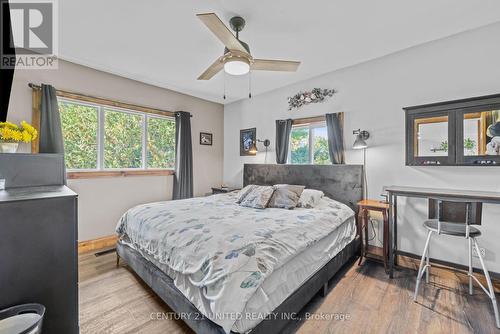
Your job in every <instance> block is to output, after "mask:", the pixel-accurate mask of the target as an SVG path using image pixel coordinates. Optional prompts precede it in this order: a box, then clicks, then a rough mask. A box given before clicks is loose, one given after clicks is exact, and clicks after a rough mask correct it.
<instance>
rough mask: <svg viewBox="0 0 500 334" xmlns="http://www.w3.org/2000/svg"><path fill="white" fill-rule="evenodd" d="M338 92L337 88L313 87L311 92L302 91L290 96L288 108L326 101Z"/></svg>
mask: <svg viewBox="0 0 500 334" xmlns="http://www.w3.org/2000/svg"><path fill="white" fill-rule="evenodd" d="M335 93H337V91H336V90H335V89H321V88H313V90H311V91H309V92H300V93H297V94H295V95H294V96H292V97H289V98H288V110H293V109H298V108H300V107H302V106H304V105H306V104H309V103H318V102H324V101H325V99H326V98H327V97H332V96H333V94H335Z"/></svg>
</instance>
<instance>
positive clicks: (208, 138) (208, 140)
mask: <svg viewBox="0 0 500 334" xmlns="http://www.w3.org/2000/svg"><path fill="white" fill-rule="evenodd" d="M212 136H213V135H212V134H211V133H208V132H200V145H212Z"/></svg>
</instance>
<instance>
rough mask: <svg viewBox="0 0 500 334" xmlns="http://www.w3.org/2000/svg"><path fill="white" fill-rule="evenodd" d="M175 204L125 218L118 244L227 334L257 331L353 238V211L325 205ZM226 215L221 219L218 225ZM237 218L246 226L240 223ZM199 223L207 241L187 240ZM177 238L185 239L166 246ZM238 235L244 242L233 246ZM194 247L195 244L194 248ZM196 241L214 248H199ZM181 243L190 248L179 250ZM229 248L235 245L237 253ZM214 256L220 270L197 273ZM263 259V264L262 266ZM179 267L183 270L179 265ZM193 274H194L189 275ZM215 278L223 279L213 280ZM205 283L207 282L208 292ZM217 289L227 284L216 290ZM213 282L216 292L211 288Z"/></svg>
mask: <svg viewBox="0 0 500 334" xmlns="http://www.w3.org/2000/svg"><path fill="white" fill-rule="evenodd" d="M176 202H177V203H175V202H170V203H166V202H165V203H152V204H149V205H147V206H139V207H138V208H136V209H131V210H129V211H130V212H128V213H127V214H126V215H124V217H122V221H121V223H120V224H119V225H118V227H117V231H118V232H119V233H120V234H121V235H122V237H121V240H122V242H123V243H125V244H127V245H128V246H130V247H131V248H133V249H135V250H137V251H138V252H139V253H140V254H141V255H142V256H143V257H144V258H145V259H147V260H148V261H150V262H152V263H153V264H154V265H155V266H156V267H158V268H159V269H160V270H162V271H163V272H164V273H166V274H167V275H168V276H169V277H171V278H172V279H173V281H174V284H175V286H176V287H177V288H178V289H179V290H180V291H181V292H182V293H183V294H184V296H185V297H186V298H187V299H188V300H189V301H190V302H191V303H193V304H194V305H195V307H196V308H197V309H198V310H199V311H200V312H201V313H202V314H203V315H205V316H207V317H208V318H209V319H210V320H212V321H214V322H215V323H217V324H219V325H221V326H222V327H223V328H224V330H225V331H229V330H233V331H235V332H240V333H244V332H247V331H248V330H250V329H251V328H253V327H255V326H256V325H257V324H258V323H259V322H260V321H262V320H263V318H264V317H265V316H266V315H267V314H268V313H269V312H270V311H272V310H274V309H275V308H276V307H277V306H279V305H280V304H281V303H282V302H283V301H284V300H285V299H286V298H287V297H288V296H290V295H291V294H292V293H293V292H294V291H295V290H296V289H297V288H298V287H300V286H301V285H302V283H304V282H305V281H306V280H307V279H308V278H309V277H311V276H312V275H314V273H315V272H316V271H317V270H318V269H320V268H321V267H322V266H323V265H325V264H326V263H327V262H328V261H329V260H330V259H332V258H333V257H335V255H336V254H338V253H339V252H340V251H341V250H342V249H343V248H344V247H345V246H346V245H347V244H349V243H350V242H351V241H352V240H353V239H354V238H355V234H356V226H355V219H354V213H353V212H352V210H350V209H349V208H348V207H347V206H345V205H343V204H341V203H338V202H335V201H333V200H331V199H328V198H325V199H322V201H321V203H320V205H318V207H317V208H315V209H299V208H297V209H295V210H284V209H265V210H253V209H248V208H241V207H239V206H238V205H234V198H232V197H231V196H227V195H216V196H210V197H209V198H204V199H197V200H194V199H192V200H184V201H176ZM195 205H197V206H200V208H199V210H193V206H195ZM211 210H212V212H211ZM172 211H175V212H172ZM239 211H241V212H239ZM214 212H217V214H218V217H217V218H218V221H217V222H212V221H210V218H211V216H212V215H213V214H214ZM236 213H239V214H238V215H236ZM224 214H225V216H226V217H225V218H223V219H221V217H223V216H224ZM235 215H236V216H237V217H238V219H235V217H234V216H235ZM197 216H198V219H197V220H196V221H193V217H197ZM242 216H243V217H245V218H247V219H246V220H245V221H244V222H243V223H242V222H241V221H240V220H241V217H242ZM165 217H166V218H165ZM249 218H253V219H249ZM200 222H202V223H203V224H204V227H202V228H199V229H198V230H199V231H200V232H202V231H203V230H202V229H203V228H206V230H207V231H208V230H210V231H209V232H206V233H199V234H201V235H204V236H205V237H203V238H206V236H207V235H208V234H209V237H208V238H206V239H200V237H199V236H197V234H196V233H197V232H195V231H192V232H190V233H184V231H187V228H191V229H193V226H198V225H201V224H197V223H200ZM179 229H180V232H179ZM215 229H218V230H217V231H216V230H215ZM181 232H182V233H184V234H182V236H183V238H185V239H180V240H179V239H175V238H174V239H169V236H176V235H177V234H179V233H181ZM236 232H238V233H237V234H240V235H241V236H242V238H233V236H234V235H233V234H234V233H236ZM186 234H189V235H188V236H186ZM195 237H196V238H195ZM210 238H212V239H210ZM209 239H210V240H209ZM214 239H216V240H214ZM192 240H197V241H198V242H197V243H196V244H194V245H193V242H192ZM200 240H209V242H211V243H210V244H208V243H207V244H206V247H207V248H204V247H202V246H201V245H200V244H201V243H200V242H199V241H200ZM184 241H188V242H187V243H186V244H183V242H184ZM234 241H237V242H239V243H240V244H238V245H237V246H235V243H234ZM183 245H189V246H191V247H194V249H195V250H196V249H198V250H200V249H199V248H200V247H201V252H200V253H196V252H195V251H194V250H190V249H186V247H184V246H183ZM217 245H218V246H217ZM167 246H168V247H167ZM249 246H252V248H249ZM169 247H170V248H171V249H170V248H169ZM234 247H237V248H234ZM165 248H168V249H165ZM249 249H250V252H249V251H248V250H249ZM159 250H162V251H159ZM221 250H222V252H221ZM211 251H212V252H214V251H216V252H215V253H213V254H221V255H219V256H217V255H216V256H215V258H219V259H220V261H222V265H220V264H219V265H218V264H217V262H214V261H213V260H211V261H212V262H210V264H212V263H213V264H214V265H213V267H211V268H207V267H206V266H204V265H202V266H201V267H199V268H198V267H195V266H194V264H196V262H193V261H195V260H196V261H198V262H199V263H203V264H205V263H207V261H206V260H203V259H200V257H203V256H204V254H207V255H206V256H207V257H208V258H210V259H213V256H212V255H211V254H209V253H210V252H211ZM197 254H199V255H197ZM164 255H165V256H164ZM195 255H196V256H195ZM238 255H239V256H238ZM264 257H266V262H265V263H264V262H260V261H262V258H264ZM180 260H182V262H180V263H181V264H182V266H179V265H177V264H178V263H179V261H180ZM255 260H257V261H255ZM190 261H191V262H190ZM192 263H194V264H192ZM263 263H264V264H265V265H266V266H267V267H263V273H264V274H263V275H262V276H260V275H259V276H258V277H257V278H261V279H260V281H259V280H255V279H254V278H255V275H256V271H259V272H260V270H261V269H262V266H261V265H262V264H263ZM176 265H177V266H176ZM256 266H259V268H260V269H257V267H256ZM271 266H272V267H271ZM192 268H194V270H188V269H192ZM231 268H233V269H234V268H236V269H234V270H233V269H231ZM266 269H268V271H267V273H266V271H265V270H266ZM219 273H221V274H222V275H219V276H218V274H219ZM200 277H201V278H200ZM206 277H208V278H210V279H211V280H212V281H209V283H208V284H207V283H206V282H207V280H206ZM245 277H247V278H248V277H249V278H250V279H251V280H249V279H247V278H245ZM242 278H244V279H243V280H242ZM220 281H222V282H223V283H224V284H222V285H220V284H218V283H219V282H220ZM200 282H202V284H200ZM211 282H214V283H212V284H213V285H214V286H210V284H211ZM240 283H241V285H240ZM213 315H215V316H216V317H215V318H214V317H213ZM220 315H222V317H220Z"/></svg>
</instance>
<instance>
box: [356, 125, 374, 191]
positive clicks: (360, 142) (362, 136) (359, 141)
mask: <svg viewBox="0 0 500 334" xmlns="http://www.w3.org/2000/svg"><path fill="white" fill-rule="evenodd" d="M352 134H353V135H356V139H355V140H354V144H352V148H353V149H355V150H361V149H362V150H363V199H366V198H367V197H368V181H367V178H366V148H367V147H368V144H367V143H366V140H367V139H368V138H370V133H369V132H368V131H366V130H360V129H357V130H354V131H352Z"/></svg>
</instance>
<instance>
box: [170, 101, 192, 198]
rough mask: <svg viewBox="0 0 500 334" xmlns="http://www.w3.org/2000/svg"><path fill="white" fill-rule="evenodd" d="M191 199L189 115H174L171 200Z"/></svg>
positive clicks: (182, 112)
mask: <svg viewBox="0 0 500 334" xmlns="http://www.w3.org/2000/svg"><path fill="white" fill-rule="evenodd" d="M191 197H193V147H192V143H191V114H190V113H188V112H185V111H178V112H176V113H175V176H174V193H173V199H184V198H191Z"/></svg>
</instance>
